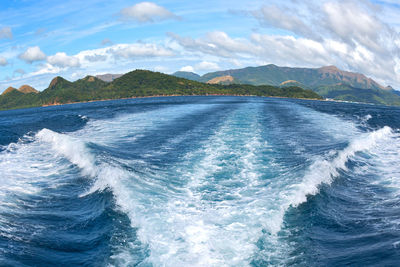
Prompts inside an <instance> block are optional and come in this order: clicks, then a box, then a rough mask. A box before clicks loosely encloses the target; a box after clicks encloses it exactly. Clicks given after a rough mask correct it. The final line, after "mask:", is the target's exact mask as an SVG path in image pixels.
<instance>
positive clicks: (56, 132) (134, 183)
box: [0, 97, 400, 266]
mask: <svg viewBox="0 0 400 267" xmlns="http://www.w3.org/2000/svg"><path fill="white" fill-rule="evenodd" d="M399 128H400V109H399V108H394V107H383V106H373V105H361V104H349V103H335V102H321V101H305V100H289V99H274V98H260V97H165V98H146V99H132V100H117V101H105V102H94V103H85V104H73V105H65V106H56V107H47V108H34V109H25V110H16V111H3V112H0V134H1V137H0V145H1V147H0V150H1V152H0V182H1V183H0V203H1V206H0V265H4V266H52V265H58V266H59V265H65V266H80V265H84V266H267V265H278V266H288V265H298V266H322V265H323V266H326V265H328V266H343V265H354V266H365V265H377V266H378V265H379V266H382V265H386V266H389V265H393V266H394V265H398V262H399V259H400V252H399V249H400V230H399V229H400V228H399V223H400V208H399V207H400V205H399V203H400V180H399V179H400V171H399V168H398V166H399V163H400V157H399V151H400V150H399V149H400V139H399V130H398V129H399Z"/></svg>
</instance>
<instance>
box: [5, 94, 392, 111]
mask: <svg viewBox="0 0 400 267" xmlns="http://www.w3.org/2000/svg"><path fill="white" fill-rule="evenodd" d="M176 96H178V97H179V96H182V97H187V96H236V97H246V96H247V97H268V98H281V99H299V100H311V101H324V102H336V103H350V104H366V105H377V104H373V103H363V102H351V101H343V100H335V99H327V98H324V99H318V98H294V97H285V96H258V95H236V94H206V95H151V96H133V97H124V98H109V99H96V100H89V101H79V102H68V103H58V102H55V103H51V104H46V105H41V106H33V107H22V108H11V109H3V110H0V111H9V110H18V109H28V108H41V107H53V106H62V105H72V104H82V103H93V102H103V101H113V100H128V99H136V98H152V97H154V98H155V97H176ZM382 106H388V105H382ZM388 107H396V106H388Z"/></svg>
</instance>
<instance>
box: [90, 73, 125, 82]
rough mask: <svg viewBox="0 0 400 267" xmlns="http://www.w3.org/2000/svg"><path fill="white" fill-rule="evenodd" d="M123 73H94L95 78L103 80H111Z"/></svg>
mask: <svg viewBox="0 0 400 267" xmlns="http://www.w3.org/2000/svg"><path fill="white" fill-rule="evenodd" d="M122 75H123V74H102V75H96V78H98V79H100V80H102V81H104V82H112V81H114V80H115V79H117V78H119V77H121V76H122Z"/></svg>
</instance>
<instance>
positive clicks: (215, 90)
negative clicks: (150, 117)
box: [0, 70, 321, 110]
mask: <svg viewBox="0 0 400 267" xmlns="http://www.w3.org/2000/svg"><path fill="white" fill-rule="evenodd" d="M168 95H256V96H276V97H292V98H310V99H321V97H320V96H319V95H318V94H316V93H315V92H313V91H311V90H305V89H302V88H300V87H293V86H292V87H285V88H280V87H276V86H270V85H263V86H254V85H245V84H242V85H239V84H232V85H219V84H206V83H201V82H196V81H192V80H188V79H184V78H178V77H175V76H171V75H167V74H162V73H158V72H152V71H147V70H135V71H132V72H129V73H127V74H125V75H123V76H121V77H119V78H117V79H115V80H113V81H112V82H105V81H102V80H100V79H98V78H96V77H93V76H87V77H85V78H83V79H80V80H77V81H75V82H70V81H67V80H65V79H64V78H62V77H56V78H54V79H53V80H52V81H51V83H50V85H49V87H48V88H47V89H45V90H44V91H42V92H39V93H34V92H32V93H26V94H24V93H22V92H20V91H18V90H10V91H9V92H8V93H6V94H3V95H1V96H0V109H3V110H4V109H16V108H26V107H38V106H45V105H56V104H66V103H74V102H86V101H93V100H105V99H121V98H131V97H143V96H168Z"/></svg>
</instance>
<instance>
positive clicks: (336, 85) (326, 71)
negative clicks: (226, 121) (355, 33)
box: [173, 64, 400, 105]
mask: <svg viewBox="0 0 400 267" xmlns="http://www.w3.org/2000/svg"><path fill="white" fill-rule="evenodd" d="M173 75H177V76H179V77H195V78H196V79H195V80H196V81H200V82H208V81H212V80H214V79H217V80H218V77H226V76H231V77H233V78H234V81H235V83H240V84H252V85H266V84H268V85H273V86H280V87H286V86H299V87H302V88H304V89H311V90H313V91H315V92H317V93H318V94H320V95H322V96H323V97H327V98H333V99H337V100H348V101H356V102H366V103H374V104H384V105H400V97H399V95H400V94H399V93H398V92H397V91H395V90H393V88H392V87H390V86H387V87H384V86H382V85H380V84H379V83H377V82H376V81H374V80H373V79H371V78H368V77H366V76H365V75H364V74H361V73H356V72H350V71H343V70H340V69H338V68H337V67H335V66H325V67H321V68H291V67H279V66H276V65H273V64H270V65H265V66H258V67H246V68H242V69H231V70H225V71H216V72H210V73H206V74H204V75H202V76H199V75H197V74H195V73H185V72H177V73H174V74H173ZM196 75H197V76H196ZM345 87H346V90H343V88H345ZM358 89H362V90H366V91H359V90H358ZM334 91H337V92H336V93H333V92H334ZM328 92H329V93H328ZM338 92H339V93H338ZM340 92H342V93H343V94H341V93H340ZM332 96H333V97H332Z"/></svg>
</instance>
